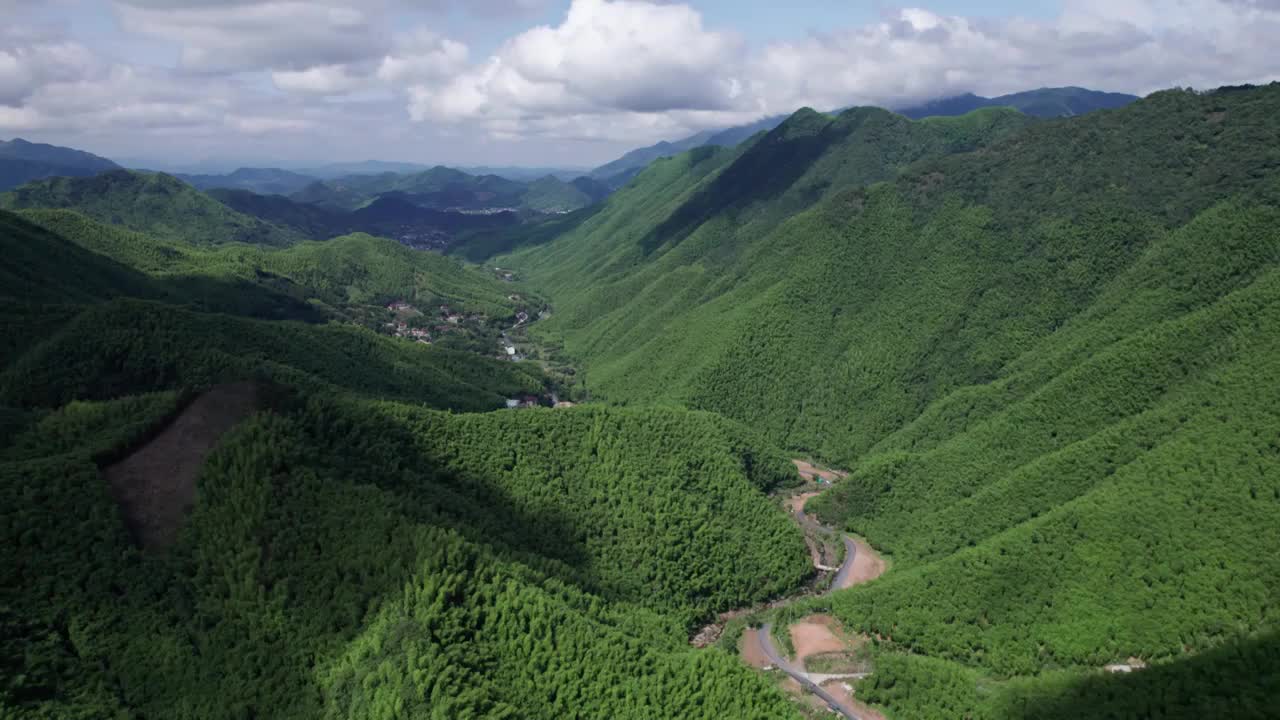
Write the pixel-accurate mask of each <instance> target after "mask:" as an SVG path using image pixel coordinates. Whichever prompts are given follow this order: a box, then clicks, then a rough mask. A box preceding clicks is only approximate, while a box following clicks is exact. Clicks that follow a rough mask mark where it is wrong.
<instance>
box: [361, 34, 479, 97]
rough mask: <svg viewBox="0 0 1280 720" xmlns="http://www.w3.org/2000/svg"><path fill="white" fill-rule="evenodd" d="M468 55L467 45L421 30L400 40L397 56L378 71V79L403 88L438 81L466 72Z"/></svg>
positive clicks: (391, 57)
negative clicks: (402, 85)
mask: <svg viewBox="0 0 1280 720" xmlns="http://www.w3.org/2000/svg"><path fill="white" fill-rule="evenodd" d="M467 54H468V51H467V46H466V45H464V44H462V43H460V42H457V41H456V40H450V39H449V38H446V37H441V36H439V35H437V34H435V33H434V32H431V31H430V30H427V29H426V28H420V29H418V30H416V31H414V32H412V33H408V34H406V35H403V36H401V37H399V38H397V40H396V47H395V50H394V52H392V53H390V54H388V55H387V56H386V57H384V58H383V59H382V64H381V65H380V66H379V67H378V77H379V78H380V79H382V80H385V81H386V82H390V83H400V84H413V83H422V82H435V81H439V80H442V79H446V78H449V77H452V76H454V75H457V74H459V73H461V72H462V71H463V70H465V69H466V66H467Z"/></svg>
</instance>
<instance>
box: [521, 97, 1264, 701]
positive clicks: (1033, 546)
mask: <svg viewBox="0 0 1280 720" xmlns="http://www.w3.org/2000/svg"><path fill="white" fill-rule="evenodd" d="M1278 112H1280V85H1272V86H1269V87H1264V88H1256V89H1236V90H1223V91H1219V92H1214V93H1193V92H1189V91H1169V92H1163V93H1157V94H1155V95H1153V96H1151V97H1149V98H1147V99H1145V100H1143V101H1140V102H1138V103H1135V104H1133V105H1132V106H1129V107H1127V108H1124V109H1121V110H1115V111H1108V112H1100V113H1094V114H1091V115H1088V116H1084V117H1080V118H1072V119H1068V120H1052V121H1043V122H1035V123H1032V124H1026V123H1025V122H1019V121H1017V120H1016V119H1015V118H1006V117H1005V116H1002V115H1001V114H999V113H994V112H991V111H987V112H983V113H977V114H974V115H970V116H965V117H961V118H955V119H938V120H929V121H924V122H921V123H912V122H910V121H907V120H906V119H904V118H901V117H898V116H894V115H891V114H889V113H887V112H883V111H878V110H867V109H855V110H851V111H848V112H846V113H843V114H842V115H841V116H839V117H838V118H827V117H823V116H819V115H817V114H815V113H809V112H803V111H802V112H801V113H798V114H797V115H796V116H795V117H792V118H791V119H790V120H788V121H787V122H786V123H784V124H783V125H782V126H781V127H779V128H778V129H777V130H775V131H773V132H771V133H769V134H767V135H765V136H763V137H761V138H758V139H757V140H755V141H754V142H752V143H748V144H747V145H745V146H744V147H742V148H740V149H739V150H737V151H695V152H693V153H687V154H685V155H682V156H678V157H676V158H673V159H670V160H666V161H661V162H658V163H656V164H655V165H654V166H653V167H651V168H650V169H648V170H647V171H646V172H645V173H644V174H642V175H641V176H640V177H639V178H638V179H637V180H636V181H635V182H633V183H632V185H631V186H629V187H628V188H626V189H624V190H622V191H620V192H619V193H618V194H616V195H615V196H613V197H612V198H611V199H610V200H609V201H608V203H607V204H606V205H605V207H604V208H603V209H602V210H601V211H600V212H598V213H597V214H595V215H594V216H593V217H591V218H589V219H587V220H585V221H584V222H583V223H582V224H581V225H579V226H578V227H577V228H576V229H574V230H573V231H571V232H570V233H568V234H566V235H565V236H563V237H560V238H558V239H556V240H554V241H553V242H551V243H549V244H548V245H546V246H544V247H539V248H533V249H529V250H525V251H521V252H519V253H517V254H515V255H513V256H511V257H510V258H504V259H502V260H500V262H502V263H504V266H508V265H510V266H514V267H516V268H517V269H520V270H522V271H524V272H526V273H527V274H528V275H529V276H530V277H532V278H533V280H534V282H535V283H536V284H537V286H538V287H540V288H542V289H544V290H545V291H546V292H547V294H548V296H549V297H550V298H551V301H552V303H553V306H554V316H553V318H552V319H551V320H550V321H549V322H548V323H547V324H546V325H544V326H543V327H542V328H541V331H542V332H543V333H544V334H545V337H546V338H547V339H548V340H549V341H551V342H556V343H561V344H562V345H563V348H564V350H565V351H566V353H567V354H568V355H569V356H571V357H573V358H575V359H576V360H578V361H580V362H581V364H582V367H583V369H584V373H583V375H584V378H585V383H586V385H587V387H588V389H589V390H590V391H591V392H592V393H593V394H594V395H595V396H596V397H597V398H603V399H607V400H610V401H614V402H618V403H625V404H648V403H662V404H676V405H683V406H687V407H692V408H698V409H704V410H712V411H716V412H718V413H721V414H723V415H725V416H728V417H730V418H733V419H736V420H740V421H742V422H744V423H746V424H748V425H750V426H752V427H754V428H757V429H759V430H760V431H762V432H763V433H764V434H765V435H766V436H767V437H768V438H770V439H772V440H773V441H775V442H778V443H780V444H783V445H785V446H788V447H789V448H792V449H793V450H797V451H809V452H813V453H815V454H817V455H818V456H820V457H824V458H826V459H828V460H832V461H835V462H838V463H840V464H843V465H845V466H847V467H850V468H851V469H852V470H853V473H852V476H851V478H850V479H849V480H848V481H847V482H845V483H843V484H842V485H841V486H840V487H838V488H837V489H836V490H835V491H833V492H832V493H829V494H828V495H827V496H826V497H824V498H822V499H820V500H818V501H815V503H814V505H813V506H814V507H815V508H816V509H818V510H819V511H820V513H821V514H822V516H823V517H824V518H825V519H827V520H829V521H834V522H837V523H839V524H843V525H844V526H846V527H848V528H849V529H851V530H853V531H856V532H859V533H861V534H863V535H865V536H866V537H867V539H868V540H869V541H870V542H871V543H872V544H873V545H876V546H878V547H880V548H883V549H884V550H886V551H888V552H889V553H891V554H892V556H893V560H894V569H893V570H892V571H891V572H890V573H889V574H888V575H887V576H885V577H884V578H883V579H882V580H880V581H877V582H875V583H872V584H870V585H869V586H866V587H864V588H858V589H855V590H853V591H850V592H847V593H842V594H839V595H837V596H835V598H834V599H833V600H831V601H830V603H829V605H830V607H831V608H832V609H833V610H834V611H835V613H836V614H837V615H838V616H839V617H840V618H841V619H842V620H844V621H845V622H846V623H848V624H849V625H850V626H851V627H853V628H857V629H860V630H862V631H865V632H867V633H869V634H872V635H874V636H877V637H879V638H880V639H881V641H880V643H879V646H880V648H881V650H882V651H883V652H884V653H885V655H884V659H883V662H882V667H883V671H880V670H878V671H877V676H876V677H874V678H873V679H870V680H868V681H865V682H864V683H863V685H864V686H865V689H864V690H862V691H861V692H864V693H865V694H867V695H868V696H869V697H871V698H873V699H875V700H876V701H878V702H882V703H885V704H887V705H888V710H889V712H890V713H891V714H892V715H893V716H894V717H901V718H928V717H939V718H943V717H946V718H950V717H962V716H973V717H1022V716H1029V717H1036V716H1040V713H1044V716H1046V717H1056V716H1063V717H1066V716H1069V715H1067V714H1065V713H1067V712H1068V710H1069V708H1070V705H1069V704H1067V705H1060V704H1057V703H1059V700H1060V699H1061V698H1065V697H1077V698H1085V699H1090V698H1091V700H1089V702H1093V703H1095V704H1094V705H1090V706H1089V707H1091V708H1093V709H1095V710H1098V711H1099V712H1102V708H1105V707H1106V703H1104V702H1102V701H1101V700H1100V698H1112V700H1115V699H1116V698H1126V700H1125V701H1124V702H1119V703H1116V704H1114V706H1113V707H1112V708H1111V709H1110V710H1108V711H1107V712H1108V713H1110V714H1109V716H1111V717H1117V718H1119V717H1137V716H1141V717H1191V716H1203V714H1202V713H1203V712H1208V711H1210V710H1212V709H1214V708H1216V709H1218V710H1221V709H1222V708H1223V707H1229V708H1232V710H1233V711H1234V712H1235V713H1237V714H1236V715H1233V716H1240V717H1248V716H1254V717H1264V716H1265V707H1264V703H1261V702H1260V701H1259V700H1258V698H1260V697H1267V692H1268V690H1266V689H1267V688H1269V689H1270V691H1275V690H1276V689H1277V682H1278V678H1280V673H1278V672H1277V668H1280V647H1278V646H1277V644H1276V641H1275V635H1274V633H1275V631H1276V624H1277V614H1276V613H1277V609H1276V604H1275V600H1276V598H1277V597H1280V564H1278V562H1280V561H1278V560H1277V556H1276V554H1275V553H1274V552H1271V551H1269V550H1268V548H1275V547H1280V439H1278V438H1280V418H1278V417H1277V415H1276V407H1277V406H1280V403H1278V402H1277V401H1280V395H1277V392H1276V388H1277V387H1280V385H1278V384H1277V380H1278V379H1280V378H1278V377H1277V373H1280V364H1278V363H1277V358H1278V357H1280V353H1278V352H1277V351H1278V350H1280V347H1278V346H1277V343H1278V342H1280V123H1278V122H1277V121H1276V118H1277V117H1280V115H1277V113H1278ZM822 604H825V603H822ZM822 604H819V605H822ZM896 653H910V654H896ZM1215 653H1216V654H1215ZM1130 656H1134V657H1138V658H1141V659H1144V660H1146V661H1148V662H1155V663H1165V669H1163V670H1161V671H1160V672H1158V673H1152V674H1150V675H1143V674H1139V675H1138V676H1135V677H1134V678H1132V679H1125V680H1115V681H1111V682H1110V684H1105V687H1104V684H1099V685H1097V686H1096V687H1095V686H1093V685H1081V683H1084V682H1085V680H1084V679H1083V678H1086V677H1091V675H1090V673H1096V672H1100V668H1101V667H1102V666H1103V665H1104V664H1107V663H1111V662H1123V661H1124V660H1125V658H1128V657H1130ZM1202 658H1217V659H1218V660H1219V664H1214V663H1210V662H1208V661H1207V660H1204V659H1202ZM1259 658H1264V659H1265V661H1264V662H1261V663H1258V659H1259ZM1248 662H1254V663H1255V666H1254V667H1252V668H1251V669H1248V670H1245V671H1243V672H1239V670H1240V669H1241V668H1243V667H1248V665H1247V663H1248ZM1217 667H1222V668H1229V669H1230V671H1226V670H1223V671H1222V672H1221V673H1220V675H1221V677H1219V678H1218V679H1219V680H1221V679H1223V678H1226V682H1227V683H1228V684H1227V685H1226V687H1227V688H1229V692H1227V693H1226V694H1225V696H1224V695H1221V694H1220V695H1218V696H1217V701H1218V702H1227V703H1228V704H1227V705H1221V704H1219V705H1217V706H1215V705H1213V704H1212V703H1208V704H1204V705H1197V702H1198V701H1199V700H1204V699H1206V698H1209V699H1210V700H1212V699H1213V696H1212V695H1205V694H1201V695H1200V696H1198V697H1196V696H1188V695H1187V694H1186V693H1183V692H1181V691H1179V692H1173V691H1171V688H1175V687H1180V688H1192V687H1201V688H1203V687H1204V686H1205V684H1206V683H1205V682H1204V678H1205V677H1206V676H1205V673H1210V674H1212V672H1214V668H1217ZM1057 672H1061V673H1063V674H1061V675H1057V674H1055V673H1057ZM1043 673H1048V674H1043ZM1197 673H1199V674H1198V675H1197ZM1032 676H1034V678H1033V677H1032ZM1018 678H1022V679H1018ZM1089 682H1092V681H1089ZM1231 683H1235V684H1234V685H1232V684H1231ZM1209 684H1213V683H1209ZM1117 687H1118V688H1120V689H1119V690H1116V689H1115V688H1117ZM1086 696H1087V697H1086ZM1224 697H1225V698H1226V700H1224ZM1230 698H1236V699H1238V702H1239V704H1238V705H1231V704H1230V700H1229V699H1230ZM1272 699H1273V700H1274V696H1273V698H1272ZM1081 702H1084V700H1081ZM1054 708H1056V709H1054ZM1079 709H1080V708H1079V707H1077V708H1076V710H1077V711H1079ZM1053 713H1059V714H1058V715H1054V714H1053Z"/></svg>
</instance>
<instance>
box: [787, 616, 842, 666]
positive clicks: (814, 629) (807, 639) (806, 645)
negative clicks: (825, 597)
mask: <svg viewBox="0 0 1280 720" xmlns="http://www.w3.org/2000/svg"><path fill="white" fill-rule="evenodd" d="M788 630H789V631H790V632H791V644H792V646H794V647H795V649H796V662H798V663H799V664H800V665H801V667H803V666H804V662H805V659H806V658H808V657H810V656H813V655H823V654H826V653H837V652H843V651H845V650H847V649H848V645H847V643H845V641H844V640H843V639H841V638H840V636H839V635H837V634H836V621H835V618H833V617H831V616H830V615H811V616H809V617H807V618H805V619H803V620H801V621H800V622H797V623H793V624H792V625H791V627H790V628H788Z"/></svg>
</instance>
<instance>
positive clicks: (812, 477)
mask: <svg viewBox="0 0 1280 720" xmlns="http://www.w3.org/2000/svg"><path fill="white" fill-rule="evenodd" d="M791 462H793V463H795V466H796V471H798V472H799V473H800V477H802V478H804V479H805V480H809V481H810V482H813V481H816V480H819V479H821V480H826V481H827V482H835V481H836V480H839V479H841V478H845V477H848V476H849V473H847V472H843V471H840V470H828V469H826V468H820V467H818V466H816V465H814V464H813V463H811V462H808V461H806V460H792V461H791Z"/></svg>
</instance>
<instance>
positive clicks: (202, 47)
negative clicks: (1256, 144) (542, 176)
mask: <svg viewBox="0 0 1280 720" xmlns="http://www.w3.org/2000/svg"><path fill="white" fill-rule="evenodd" d="M90 1H92V0H90ZM98 1H99V2H106V0H98ZM69 7H70V6H69ZM42 8H43V11H44V14H43V15H41V14H40V11H41V9H42ZM544 8H545V0H481V2H465V3H464V2H460V0H365V1H364V2H360V1H358V0H307V1H305V2H304V1H302V0H266V1H265V2H264V1H252V0H222V1H219V0H114V1H113V2H111V3H110V5H109V10H110V12H111V13H112V17H114V18H115V20H116V22H117V24H118V28H119V32H120V33H121V34H122V36H123V37H126V38H129V37H133V38H139V39H142V40H147V41H150V42H154V43H158V44H160V46H162V47H166V48H172V54H173V56H174V58H175V59H174V60H173V62H172V63H170V64H142V63H139V62H137V61H130V60H128V59H122V58H121V57H118V56H113V55H112V54H111V53H110V52H109V51H106V50H103V49H102V48H99V47H96V46H95V45H93V44H92V43H91V42H89V41H88V40H87V39H85V38H80V37H76V36H74V35H72V34H70V33H69V31H68V29H67V28H68V27H69V24H67V23H57V22H52V23H51V22H48V11H49V6H48V5H47V4H45V3H36V2H31V1H30V0H0V9H3V10H4V11H5V13H6V15H7V16H8V17H11V18H13V22H10V23H8V24H7V25H6V26H5V27H4V28H2V29H0V134H3V133H8V134H17V133H23V132H36V131H43V132H60V133H62V134H63V136H68V137H70V136H74V134H75V133H77V132H80V133H87V134H96V135H97V136H105V135H110V134H111V133H115V135H114V136H113V137H116V138H118V139H119V138H124V134H125V133H127V132H132V131H146V132H148V133H152V134H167V135H171V136H175V137H178V136H183V135H186V136H190V137H197V138H200V139H201V141H202V142H203V143H204V144H205V145H206V146H208V147H216V146H217V145H218V144H219V143H221V144H222V145H226V146H234V144H235V143H238V142H243V141H245V138H262V137H263V136H271V135H278V136H288V137H289V138H290V139H291V140H292V141H294V142H297V143H298V144H299V147H302V146H305V145H306V144H307V143H310V144H311V145H312V146H314V145H316V143H318V142H331V141H333V140H338V139H342V138H348V139H349V140H350V141H351V142H362V141H369V142H374V141H378V142H382V143H384V144H383V145H381V146H375V147H380V148H385V147H387V145H386V143H399V144H413V145H414V146H415V147H420V148H421V147H425V146H428V145H430V144H432V143H435V144H436V145H437V146H445V147H452V148H467V149H475V148H491V147H492V144H493V143H494V142H495V141H497V142H499V143H500V144H503V143H505V145H506V147H508V148H517V149H518V148H520V147H525V148H532V147H535V146H537V147H542V148H548V147H551V146H550V145H548V143H560V145H557V146H556V147H557V148H563V147H567V146H566V145H565V143H569V144H570V145H572V144H573V143H579V144H582V143H586V144H587V145H584V147H586V146H589V145H591V144H593V143H594V144H595V146H596V147H597V148H598V149H597V152H602V153H604V154H608V153H610V152H612V151H613V148H615V147H618V146H621V145H623V144H630V145H636V144H641V143H646V142H650V141H653V140H656V139H670V138H675V137H679V136H680V135H682V134H687V133H691V132H695V131H698V130H701V129H706V128H714V127H723V126H726V125H730V124H736V123H742V122H748V121H751V120H754V119H757V118H759V117H763V116H766V115H774V114H779V113H786V112H790V111H792V110H794V109H796V108H798V107H801V106H811V107H816V108H819V109H833V108H837V107H844V106H849V105H857V104H877V105H884V106H888V107H899V106H903V105H906V104H911V103H915V102H918V101H921V100H926V99H932V98H937V97H943V96H948V95H955V94H959V93H962V92H970V91H973V92H978V93H983V94H999V93H1004V92H1012V91H1017V90H1025V89H1030V88H1034V87H1042V86H1054V85H1084V86H1089V87H1095V88H1098V89H1104V90H1116V91H1128V92H1136V93H1145V92H1149V91H1152V90H1156V89H1160V88H1165V87H1172V86H1188V85H1189V86H1196V87H1202V88H1205V87H1213V86H1217V85H1220V84H1234V83H1242V82H1266V81H1270V80H1271V79H1273V78H1277V77H1280V53H1277V52H1275V51H1274V38H1276V37H1280V2H1276V0H1171V1H1163V2H1156V1H1155V0H1135V1H1134V2H1128V3H1116V2H1113V1H1104V0H1066V1H1065V2H1064V4H1063V8H1062V11H1061V12H1060V14H1059V15H1058V16H1057V17H1055V18H1053V19H1050V20H1031V19H1025V18H1018V17H1007V18H1000V19H976V18H969V17H962V16H956V15H946V14H940V13H937V12H933V11H930V10H926V9H920V8H903V9H898V10H892V11H887V12H885V13H884V14H882V16H881V18H880V19H879V20H878V21H877V22H874V23H870V24H866V25H861V26H855V27H847V28H836V29H832V30H830V31H827V32H823V33H819V34H811V35H808V36H806V37H803V38H799V39H792V40H779V41H774V42H768V43H764V44H752V43H748V42H747V41H746V40H745V39H744V38H743V37H741V36H740V35H739V34H738V33H736V32H735V31H734V29H733V28H722V27H709V26H708V25H707V23H706V22H705V21H704V19H703V17H702V15H701V14H700V13H699V12H698V10H697V9H696V8H695V7H694V6H692V5H690V4H686V3H679V2H654V1H648V0H573V1H572V3H571V4H570V6H569V7H568V10H567V12H566V13H565V14H564V15H563V17H561V18H560V19H559V20H558V21H556V22H554V23H550V24H543V25H537V26H534V27H529V28H528V29H526V30H524V31H522V32H518V33H516V34H514V35H513V36H511V37H508V38H506V39H505V40H502V41H501V42H499V43H497V44H496V49H494V50H493V51H491V52H485V53H477V52H475V51H474V50H473V48H471V47H468V45H467V44H466V43H465V42H463V41H462V40H460V39H458V38H454V37H449V35H448V33H447V32H445V31H444V28H445V25H446V24H445V23H444V22H443V20H444V18H445V17H447V16H448V15H449V14H451V13H452V14H459V13H461V14H463V15H467V14H468V13H469V14H470V15H472V16H480V17H483V18H494V17H503V18H507V19H513V18H514V19H522V18H529V17H532V16H534V15H536V14H537V13H538V12H539V11H540V10H542V9H544ZM407 19H411V20H412V22H413V24H412V25H406V20H407ZM295 136H303V137H295ZM522 144H523V145H522ZM601 145H603V147H604V149H599V147H600V146H601ZM560 151H561V150H559V149H557V150H555V152H560ZM370 154H373V153H372V152H371V153H370Z"/></svg>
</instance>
